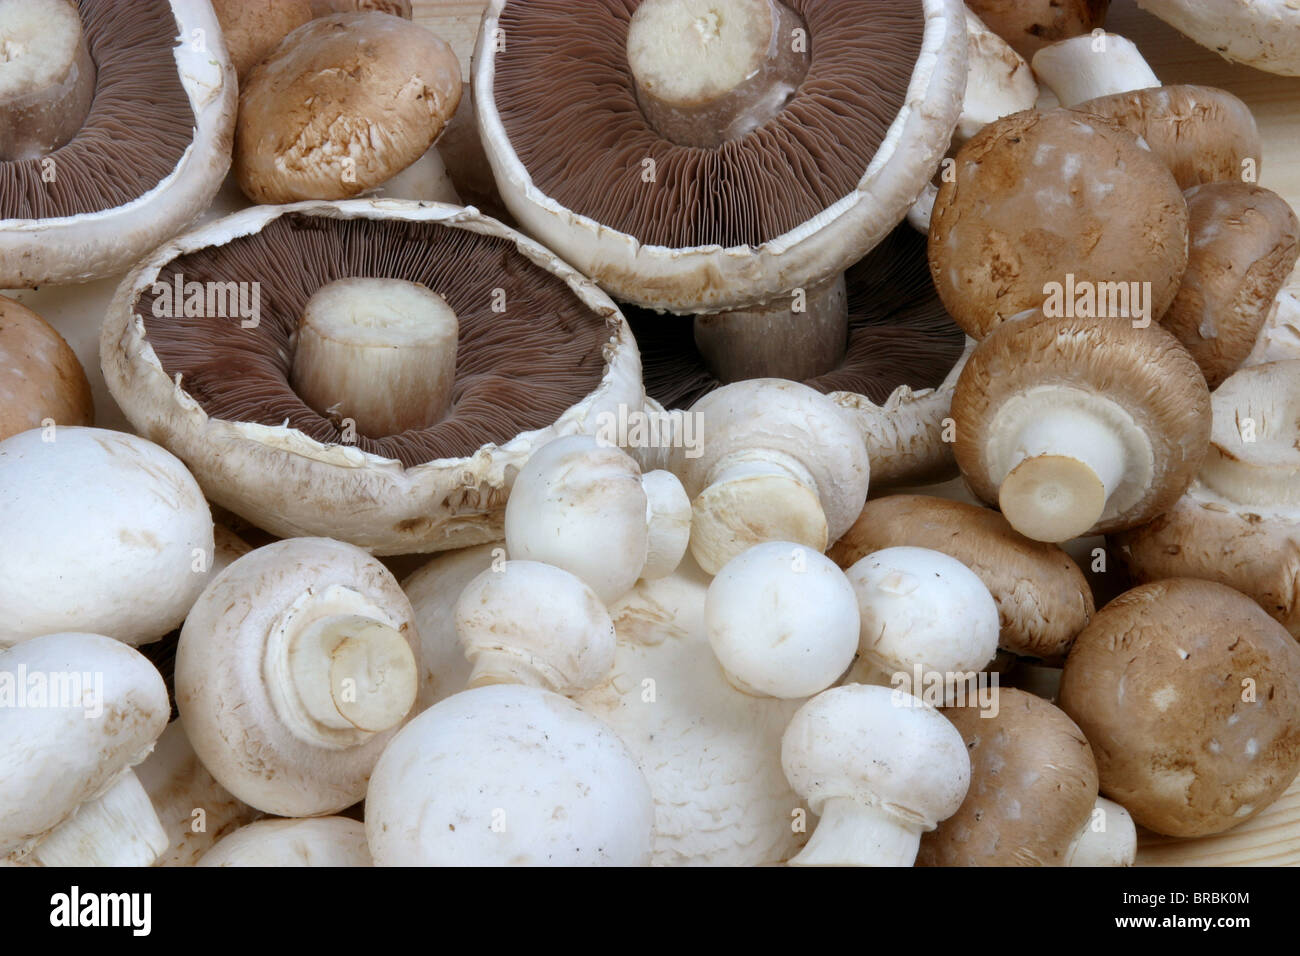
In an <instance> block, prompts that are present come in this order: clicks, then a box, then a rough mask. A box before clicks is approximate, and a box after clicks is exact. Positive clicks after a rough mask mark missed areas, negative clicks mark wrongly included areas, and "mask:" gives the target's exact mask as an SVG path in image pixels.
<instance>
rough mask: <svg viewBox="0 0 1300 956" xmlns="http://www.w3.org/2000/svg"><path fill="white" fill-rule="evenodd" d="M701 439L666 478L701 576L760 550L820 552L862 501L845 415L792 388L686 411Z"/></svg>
mask: <svg viewBox="0 0 1300 956" xmlns="http://www.w3.org/2000/svg"><path fill="white" fill-rule="evenodd" d="M689 414H690V415H693V416H697V417H698V419H699V421H700V423H701V428H702V429H704V431H705V433H706V434H707V436H708V439H707V441H705V442H703V444H702V446H701V447H700V448H699V449H697V451H698V454H692V455H688V454H686V452H687V449H684V448H676V449H674V455H675V457H674V464H673V471H674V472H675V473H676V474H677V476H678V477H679V478H680V479H681V481H682V485H683V487H684V488H685V489H686V493H687V495H689V496H690V498H691V511H692V519H691V554H693V555H694V556H695V560H696V561H697V562H699V565H700V567H701V568H703V569H704V570H705V571H707V572H708V573H710V574H715V573H717V572H718V570H719V569H720V568H721V567H722V566H723V565H724V564H726V563H727V562H728V561H730V560H731V559H732V558H734V557H735V556H736V555H738V554H740V553H741V552H742V551H745V550H747V549H748V548H750V547H752V546H754V545H756V544H762V543H763V542H765V541H792V542H794V543H796V544H801V545H804V546H806V547H808V548H810V549H812V550H814V551H817V552H823V551H825V550H826V547H827V545H829V544H830V543H831V542H832V541H834V540H836V539H837V538H838V537H839V536H840V535H842V534H843V533H844V532H845V531H846V530H848V527H849V525H851V524H852V523H853V519H854V518H855V517H856V516H857V514H858V512H860V511H861V510H862V506H863V504H864V503H865V502H866V499H867V484H868V481H869V478H870V470H871V468H870V463H869V461H868V457H867V448H866V445H865V443H864V442H863V439H862V435H861V433H860V431H859V430H858V429H857V428H856V427H855V423H854V421H853V419H852V417H851V416H850V414H849V413H848V412H846V411H845V410H844V409H843V408H841V407H840V406H838V405H836V404H835V403H834V402H833V401H831V400H830V399H828V398H826V397H825V396H824V395H822V394H820V393H819V392H817V391H815V390H813V389H811V388H809V387H807V386H806V385H800V384H798V383H796V382H785V381H780V380H777V379H755V380H753V381H748V382H737V383H735V384H732V385H727V386H725V387H723V388H720V389H718V390H717V391H715V392H710V393H709V394H708V395H706V396H704V397H703V398H702V399H700V400H699V401H698V402H696V403H695V405H694V406H692V408H691V411H690V412H689Z"/></svg>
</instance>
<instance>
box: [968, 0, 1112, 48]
mask: <svg viewBox="0 0 1300 956" xmlns="http://www.w3.org/2000/svg"><path fill="white" fill-rule="evenodd" d="M966 6H967V7H969V8H970V9H971V10H972V11H974V12H975V13H977V14H978V15H979V17H980V19H982V20H983V21H984V22H985V23H986V24H988V26H989V29H991V30H993V31H994V32H995V33H996V34H997V35H998V36H1000V37H1001V38H1002V39H1003V40H1006V41H1007V43H1009V44H1010V45H1011V48H1012V49H1013V50H1015V51H1016V52H1017V53H1018V54H1020V55H1021V56H1023V57H1024V58H1025V59H1026V60H1032V59H1033V58H1034V54H1035V53H1037V52H1038V51H1039V50H1041V49H1042V48H1043V47H1045V46H1047V45H1049V44H1052V43H1056V42H1058V41H1060V40H1068V39H1070V38H1071V37H1077V36H1082V35H1085V34H1087V35H1091V34H1092V31H1093V30H1096V29H1097V28H1098V27H1100V26H1101V25H1102V23H1103V22H1104V21H1105V19H1106V10H1107V8H1109V7H1110V0H967V2H966Z"/></svg>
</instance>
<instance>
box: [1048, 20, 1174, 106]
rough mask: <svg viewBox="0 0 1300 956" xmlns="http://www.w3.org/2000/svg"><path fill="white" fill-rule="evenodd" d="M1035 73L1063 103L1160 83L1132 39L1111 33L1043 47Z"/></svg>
mask: <svg viewBox="0 0 1300 956" xmlns="http://www.w3.org/2000/svg"><path fill="white" fill-rule="evenodd" d="M1034 73H1035V74H1036V75H1037V76H1038V79H1039V80H1040V81H1041V82H1042V83H1043V84H1045V85H1046V86H1047V87H1048V89H1050V90H1051V91H1052V92H1053V93H1055V94H1056V98H1057V99H1058V100H1060V102H1061V105H1062V106H1078V105H1079V104H1080V103H1086V102H1087V101H1088V100H1095V99H1096V98H1097V97H1099V96H1110V95H1111V94H1112V93H1127V92H1129V91H1130V90H1145V89H1149V88H1150V87H1153V86H1160V78H1159V77H1158V76H1156V74H1155V71H1153V70H1152V69H1151V67H1150V66H1149V65H1148V64H1147V61H1146V60H1145V59H1143V57H1142V54H1141V52H1140V51H1139V50H1138V48H1137V47H1136V46H1135V45H1134V44H1133V41H1131V40H1129V39H1127V38H1125V37H1122V36H1117V35H1116V34H1114V33H1107V34H1106V35H1105V36H1104V37H1093V36H1079V37H1073V38H1071V39H1069V40H1062V41H1061V42H1060V43H1053V44H1052V45H1051V46H1045V47H1043V48H1042V49H1041V50H1039V51H1038V52H1037V53H1035V54H1034Z"/></svg>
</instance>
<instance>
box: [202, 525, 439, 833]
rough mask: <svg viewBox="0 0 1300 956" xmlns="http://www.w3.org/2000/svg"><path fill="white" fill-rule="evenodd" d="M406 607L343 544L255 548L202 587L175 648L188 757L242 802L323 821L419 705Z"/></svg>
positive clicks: (371, 562)
mask: <svg viewBox="0 0 1300 956" xmlns="http://www.w3.org/2000/svg"><path fill="white" fill-rule="evenodd" d="M418 641H419V638H418V636H417V635H416V634H415V632H414V626H413V622H412V614H411V606H410V604H409V602H408V601H407V600H406V596H405V595H404V594H403V593H402V590H401V588H400V587H398V584H397V581H396V580H394V579H393V576H392V575H391V574H389V572H388V570H387V569H386V568H385V567H384V566H383V565H382V564H380V563H379V562H378V561H377V560H375V559H374V558H371V557H370V556H369V555H367V554H366V553H365V552H363V551H360V550H359V549H357V548H354V547H352V546H351V545H347V544H343V543H341V542H338V541H330V540H327V539H324V538H294V539H291V540H288V541H280V542H277V543H275V544H269V545H267V546H265V547H263V548H258V549H257V550H256V551H252V552H250V553H249V554H246V555H244V556H243V557H242V558H240V559H239V560H237V561H236V562H235V563H234V564H232V565H230V567H228V568H226V570H225V571H223V572H221V574H219V575H217V577H216V578H215V579H214V580H213V581H212V582H211V583H210V584H209V585H208V586H207V587H206V588H205V589H204V591H203V594H202V595H200V596H199V599H198V601H196V602H195V604H194V607H193V609H191V611H190V613H189V616H188V617H187V618H186V619H185V626H184V628H182V629H181V640H180V646H179V647H178V649H177V653H176V703H177V705H178V707H179V708H180V713H181V718H182V719H183V720H184V721H185V727H186V731H187V733H188V734H189V738H190V742H191V743H192V744H193V745H194V752H195V753H196V754H198V756H199V759H200V760H202V761H203V765H204V766H205V767H207V768H208V770H209V771H210V772H211V773H212V776H213V777H215V778H216V779H217V781H218V782H219V783H220V784H221V785H222V786H223V787H225V788H226V789H227V790H229V791H230V792H231V793H232V794H234V795H235V796H236V797H238V798H239V799H240V800H242V801H243V802H245V803H247V804H248V805H249V806H252V807H256V808H257V809H259V810H262V811H263V812H266V813H272V814H276V815H278V816H289V817H293V816H320V815H323V814H329V813H336V812H338V811H339V810H342V809H344V808H346V807H349V806H351V805H352V804H354V803H356V802H357V801H358V800H360V799H361V798H362V796H363V795H364V793H365V788H366V779H367V777H368V776H369V774H370V770H371V768H372V767H373V766H374V763H375V760H376V759H378V757H379V753H380V751H381V750H383V748H384V746H385V744H387V743H388V741H389V740H390V739H391V738H392V737H393V734H394V733H395V731H396V729H397V727H398V725H400V724H401V723H402V721H403V719H404V718H405V717H406V715H407V712H408V711H409V710H410V709H411V705H412V704H413V703H414V702H415V693H416V684H417V681H418V679H419V671H418V667H417V665H416V656H415V655H416V652H417V651H418V648H419V644H418Z"/></svg>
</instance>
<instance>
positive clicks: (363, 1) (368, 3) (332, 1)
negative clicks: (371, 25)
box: [310, 0, 411, 20]
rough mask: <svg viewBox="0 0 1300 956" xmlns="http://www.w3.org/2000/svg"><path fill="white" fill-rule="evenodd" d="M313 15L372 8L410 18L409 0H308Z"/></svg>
mask: <svg viewBox="0 0 1300 956" xmlns="http://www.w3.org/2000/svg"><path fill="white" fill-rule="evenodd" d="M310 3H311V15H312V16H313V17H327V16H329V15H330V14H331V13H354V12H356V11H358V10H374V11H376V12H378V13H387V14H389V15H390V16H394V17H401V18H402V19H404V20H409V19H411V0H310Z"/></svg>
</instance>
